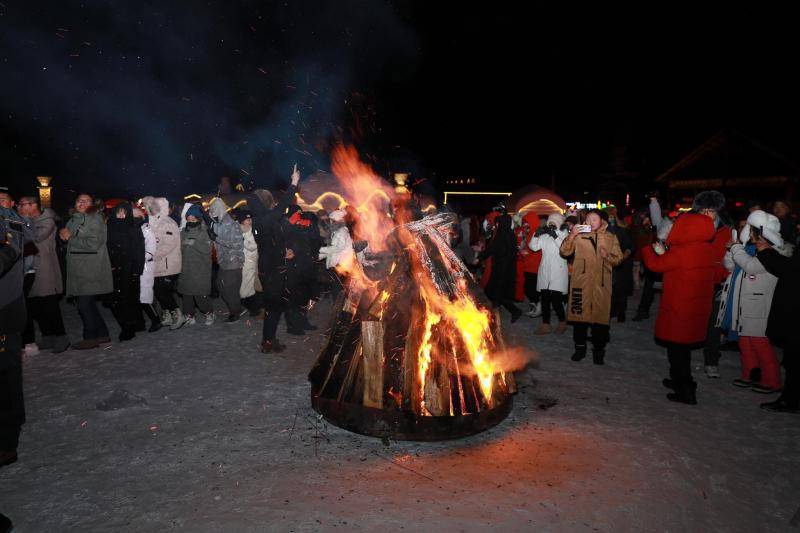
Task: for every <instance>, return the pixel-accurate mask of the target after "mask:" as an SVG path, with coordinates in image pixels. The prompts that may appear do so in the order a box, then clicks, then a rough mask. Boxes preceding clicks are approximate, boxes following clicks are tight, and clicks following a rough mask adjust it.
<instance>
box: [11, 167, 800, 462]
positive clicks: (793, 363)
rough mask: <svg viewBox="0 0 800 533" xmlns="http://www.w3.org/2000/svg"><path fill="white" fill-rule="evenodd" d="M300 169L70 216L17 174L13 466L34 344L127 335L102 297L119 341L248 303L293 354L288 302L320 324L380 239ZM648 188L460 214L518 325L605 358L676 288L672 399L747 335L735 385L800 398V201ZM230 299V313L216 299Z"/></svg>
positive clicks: (664, 334)
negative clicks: (307, 189) (739, 205)
mask: <svg viewBox="0 0 800 533" xmlns="http://www.w3.org/2000/svg"><path fill="white" fill-rule="evenodd" d="M299 180H300V174H299V172H297V170H295V171H294V173H293V174H292V176H291V185H290V186H289V187H288V189H287V190H286V191H285V192H284V193H283V194H282V195H280V197H279V199H277V200H276V199H275V197H274V196H273V194H272V193H271V192H270V191H267V190H263V189H261V190H255V191H253V192H252V193H250V194H247V195H246V196H245V199H244V200H243V201H241V202H238V204H243V205H242V206H240V207H237V206H233V207H232V206H228V205H227V204H226V203H225V202H224V201H223V199H222V198H220V197H215V198H212V199H211V200H210V201H209V202H206V203H202V202H199V201H198V202H187V203H185V204H184V205H179V204H178V205H176V204H170V202H168V201H167V200H166V199H165V198H159V197H145V198H142V199H141V200H139V201H136V202H120V203H117V204H115V205H113V206H111V207H110V208H109V207H108V206H106V205H105V204H104V203H103V202H101V201H99V200H97V199H96V198H93V197H92V196H91V195H89V194H80V195H78V197H77V198H76V200H75V203H74V206H73V208H72V209H71V211H70V215H69V218H68V219H67V220H66V221H65V222H63V223H62V222H61V219H60V218H59V216H58V215H57V214H56V213H55V212H54V211H53V210H52V209H49V208H42V206H41V205H40V203H39V200H38V199H37V198H36V197H33V196H25V197H21V198H19V199H18V200H16V199H14V198H12V197H11V195H10V194H9V193H8V192H6V191H2V190H0V221H2V224H3V228H2V229H3V233H2V235H3V239H2V241H1V242H0V244H2V246H1V247H0V260H1V261H2V262H1V263H0V342H1V344H2V345H0V391H1V392H0V396H1V397H0V406H2V407H0V465H3V464H9V463H10V462H13V461H14V460H16V448H17V439H18V436H19V428H20V426H21V425H22V423H23V422H24V408H23V398H22V388H21V387H22V385H21V383H22V366H21V360H22V359H21V354H22V353H26V354H28V355H33V354H36V353H38V352H39V351H44V350H49V351H52V352H54V353H61V352H64V351H65V350H67V349H68V348H70V347H71V348H73V349H78V350H88V349H95V348H98V347H100V346H103V345H107V344H108V343H111V342H112V341H111V338H110V334H109V329H108V326H107V324H106V322H105V320H104V318H103V315H102V314H101V313H100V310H99V309H98V305H99V304H101V303H102V305H105V306H107V307H108V308H109V309H110V311H111V313H112V315H113V317H114V319H115V320H116V321H117V322H118V324H119V330H120V333H119V336H118V340H119V341H120V342H126V341H129V340H131V339H133V338H134V337H135V336H136V335H137V334H140V333H141V332H144V331H149V332H151V333H152V332H156V331H159V330H161V329H165V328H168V329H170V330H177V329H181V328H185V327H202V326H198V323H201V324H205V326H211V325H212V324H214V322H215V321H216V320H217V317H218V316H224V322H225V323H235V322H237V321H239V320H240V319H241V317H243V316H244V315H245V314H248V313H249V314H250V315H251V316H253V317H254V318H255V319H257V320H263V326H262V328H263V329H262V338H261V344H260V349H261V351H262V352H264V353H277V352H281V351H283V350H284V349H285V345H284V344H283V343H282V342H281V341H280V340H279V339H278V338H277V329H278V324H279V321H280V319H281V317H282V316H283V317H284V318H285V321H286V324H287V330H286V331H287V333H288V334H290V335H305V334H307V333H308V332H309V331H313V330H315V329H317V328H316V326H315V325H313V324H312V323H311V322H310V321H309V318H308V310H309V308H310V306H311V305H313V303H314V302H315V301H316V300H318V299H319V298H320V295H321V287H324V286H325V285H326V284H327V285H328V289H329V290H330V291H331V292H336V291H337V290H338V288H339V284H338V282H337V279H338V278H337V277H336V276H335V275H334V274H333V270H332V269H334V268H335V267H336V266H337V265H339V264H340V263H341V262H342V261H344V260H345V258H346V257H355V256H356V255H358V254H360V253H361V251H362V250H363V239H361V238H360V236H359V235H358V217H359V215H358V213H357V212H356V211H355V210H354V209H352V208H346V209H341V210H335V211H333V212H331V213H328V212H326V211H320V212H317V213H312V212H305V211H302V210H301V209H300V208H299V207H298V206H297V205H295V203H294V199H295V197H296V195H295V192H296V190H297V187H298V183H299ZM649 202H650V203H649V206H647V207H646V208H645V209H643V210H642V211H641V212H631V213H627V214H625V215H624V216H623V214H622V213H620V212H618V210H617V209H616V208H614V207H609V208H606V209H588V210H575V209H573V210H570V211H567V212H566V213H559V212H556V213H551V214H548V215H537V214H535V213H526V214H524V216H520V215H519V214H517V215H514V216H513V217H512V216H511V215H510V214H509V213H507V212H506V210H505V208H504V207H502V206H499V207H498V208H496V209H495V210H493V211H492V212H491V213H489V214H488V215H486V216H485V217H482V218H478V217H475V216H473V217H466V216H465V217H461V218H460V220H459V223H458V224H457V225H455V226H454V227H453V229H452V232H451V237H452V246H453V249H454V250H455V251H456V253H457V254H458V255H459V256H460V257H461V259H462V260H463V261H464V263H465V264H466V265H468V267H469V268H470V269H471V270H472V271H473V272H474V273H475V275H476V276H478V277H479V278H480V281H481V285H482V286H483V289H484V291H485V293H486V296H487V297H488V299H489V300H491V302H492V303H493V305H495V306H498V307H502V308H504V309H506V310H507V311H508V312H509V313H510V315H511V322H512V323H514V322H517V321H518V320H520V318H522V317H523V316H525V315H527V316H528V317H531V318H537V317H541V324H540V325H539V326H538V327H537V328H536V329H535V331H534V333H535V334H536V335H548V334H552V333H555V334H557V335H560V334H564V333H565V332H566V331H567V329H568V327H569V325H571V326H572V337H573V342H574V352H573V353H572V356H571V359H572V360H573V361H575V362H579V361H581V360H583V359H584V358H585V357H586V356H587V354H588V349H589V345H591V351H592V360H593V362H594V363H595V364H597V365H602V364H604V362H605V360H606V357H607V353H609V344H610V339H611V336H610V325H611V322H612V319H616V322H617V323H623V322H625V321H626V318H627V302H628V299H629V297H631V296H632V295H633V294H634V288H640V289H641V294H640V299H639V304H638V307H637V310H636V313H635V315H634V316H633V320H634V321H640V320H644V319H646V318H648V317H649V315H650V309H651V306H652V303H653V302H654V300H655V294H656V292H657V291H658V290H659V289H660V290H661V293H662V294H661V298H660V303H659V309H658V317H657V320H656V323H655V332H654V336H655V341H656V343H657V344H658V345H660V346H662V347H664V348H665V349H666V353H667V359H668V361H669V377H668V378H666V379H664V382H663V383H664V386H665V387H667V388H669V389H671V392H670V393H669V394H667V398H668V399H669V400H671V401H676V402H681V403H685V404H696V403H697V393H696V391H697V382H696V381H695V379H694V376H693V375H692V366H691V353H692V351H693V350H695V349H702V350H703V354H704V366H705V374H706V376H707V377H708V378H712V379H714V378H719V377H720V373H719V369H718V361H719V358H720V350H721V349H722V348H723V343H727V345H728V346H730V345H731V343H734V346H735V347H736V348H737V349H738V351H739V353H740V358H741V376H740V377H738V378H737V379H736V380H735V381H734V382H733V384H734V385H735V386H737V387H743V388H745V387H746V388H749V389H751V390H752V391H754V392H758V393H762V394H779V396H778V398H777V399H775V400H773V401H770V402H765V403H764V404H762V407H763V408H764V409H767V410H771V411H779V412H793V413H797V412H798V404H799V402H800V382H798V381H800V376H799V374H800V335H798V333H797V329H796V328H794V327H793V325H792V317H794V316H795V313H796V312H797V311H798V301H800V298H798V297H797V295H798V294H800V291H798V280H799V279H800V256H799V255H798V253H797V252H796V249H797V244H798V243H797V238H798V231H797V219H796V218H794V216H793V215H792V213H791V209H790V205H789V203H788V202H775V203H774V204H773V205H772V212H771V213H770V212H767V211H766V210H764V209H763V208H762V206H761V205H758V204H755V203H753V204H752V205H750V206H748V210H747V213H745V214H744V215H743V216H742V217H741V218H740V220H738V221H734V220H732V219H731V218H730V217H729V216H728V214H727V211H726V209H725V206H726V200H725V198H724V197H723V195H722V194H720V193H719V192H716V191H705V192H703V193H700V194H699V195H697V197H696V198H695V200H694V203H693V205H692V208H691V209H689V210H686V211H685V212H683V211H679V212H670V213H666V214H665V213H663V212H662V206H661V205H660V203H659V200H658V198H657V197H655V196H653V197H652V198H650V200H649ZM238 204H237V205H238ZM214 297H219V299H220V300H221V302H222V304H223V306H224V309H225V310H224V312H222V313H217V312H215V310H214V304H213V301H212V298H214ZM65 298H66V300H67V301H69V302H72V303H74V304H75V306H76V307H77V310H78V313H79V315H80V319H81V322H82V326H83V331H82V333H81V338H80V339H75V338H74V335H73V336H70V335H69V334H68V333H67V331H66V330H65V326H64V320H63V318H62V315H61V308H62V303H63V301H64V300H65ZM526 301H527V305H528V309H527V310H525V309H524V307H522V308H521V307H520V305H523V306H524V305H525V302H526ZM553 315H555V317H556V319H557V320H558V324H557V325H556V326H555V328H554V327H553V326H552V325H551V320H552V318H553ZM148 321H149V324H148ZM37 328H38V329H39V334H38V340H37V333H36V329H37ZM776 347H777V348H780V349H782V352H783V367H784V369H785V377H784V379H783V380H782V379H781V370H780V363H779V359H778V355H777V352H776ZM611 357H613V352H611Z"/></svg>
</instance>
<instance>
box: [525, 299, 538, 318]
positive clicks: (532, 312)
mask: <svg viewBox="0 0 800 533" xmlns="http://www.w3.org/2000/svg"><path fill="white" fill-rule="evenodd" d="M525 315H526V316H529V317H531V318H539V317H540V316H542V304H541V302H538V303H535V304H533V305H532V306H531V310H530V311H528V312H527V313H525Z"/></svg>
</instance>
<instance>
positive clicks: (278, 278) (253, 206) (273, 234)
mask: <svg viewBox="0 0 800 533" xmlns="http://www.w3.org/2000/svg"><path fill="white" fill-rule="evenodd" d="M296 191H297V188H296V187H294V186H290V187H289V188H288V189H286V192H285V193H284V195H283V196H282V197H281V199H280V201H279V202H278V203H277V205H275V207H272V208H270V207H267V206H266V205H264V203H263V202H262V201H261V199H260V198H258V197H257V196H255V195H251V196H249V197H248V198H247V207H248V209H249V210H250V214H251V215H252V217H253V235H254V236H255V240H256V245H257V246H258V274H259V277H260V279H261V284H262V286H263V288H264V297H265V298H266V299H267V300H272V301H275V300H276V299H279V298H283V297H284V295H285V292H286V237H285V235H284V227H283V225H282V224H281V218H283V214H284V212H285V211H286V209H287V208H288V207H289V205H290V204H291V203H292V202H293V201H294V195H295V192H296Z"/></svg>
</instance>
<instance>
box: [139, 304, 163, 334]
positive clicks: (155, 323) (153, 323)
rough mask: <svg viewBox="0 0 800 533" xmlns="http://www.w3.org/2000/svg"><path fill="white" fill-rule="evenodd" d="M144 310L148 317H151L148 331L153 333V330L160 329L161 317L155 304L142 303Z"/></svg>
mask: <svg viewBox="0 0 800 533" xmlns="http://www.w3.org/2000/svg"><path fill="white" fill-rule="evenodd" d="M142 310H143V311H144V314H145V315H147V318H149V319H150V329H148V330H147V331H149V332H150V333H153V332H156V331H158V330H160V329H161V317H160V316H158V313H156V310H155V309H153V305H152V304H142Z"/></svg>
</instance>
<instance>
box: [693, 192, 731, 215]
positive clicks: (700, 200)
mask: <svg viewBox="0 0 800 533" xmlns="http://www.w3.org/2000/svg"><path fill="white" fill-rule="evenodd" d="M692 209H694V210H695V211H700V210H701V209H712V210H714V211H722V210H723V209H725V196H724V195H723V194H722V193H721V192H719V191H703V192H701V193H700V194H698V195H697V196H695V197H694V201H693V202H692Z"/></svg>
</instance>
